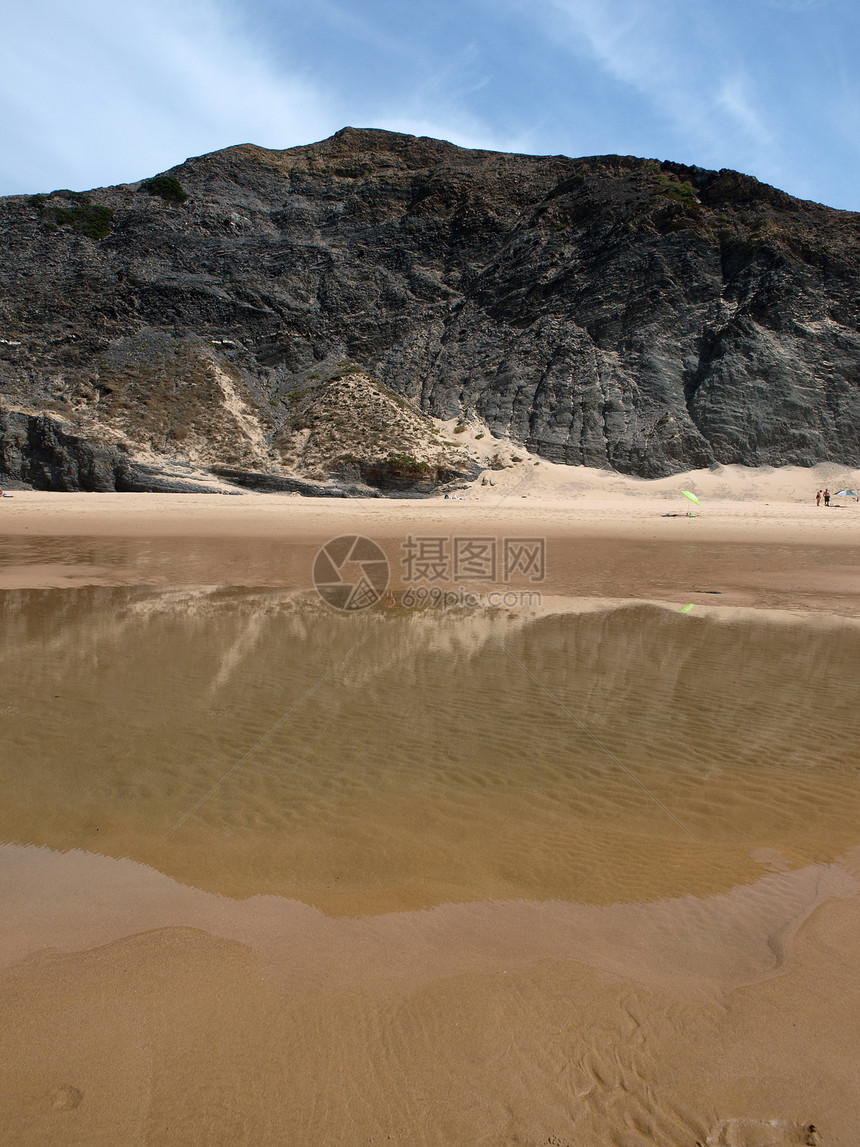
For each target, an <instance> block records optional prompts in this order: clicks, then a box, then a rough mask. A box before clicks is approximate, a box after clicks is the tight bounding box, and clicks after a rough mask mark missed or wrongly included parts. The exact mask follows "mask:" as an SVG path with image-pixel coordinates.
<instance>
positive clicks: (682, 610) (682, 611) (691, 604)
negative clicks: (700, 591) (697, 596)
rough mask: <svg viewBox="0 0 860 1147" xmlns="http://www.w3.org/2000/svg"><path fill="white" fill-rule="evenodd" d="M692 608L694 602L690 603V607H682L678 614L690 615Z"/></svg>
mask: <svg viewBox="0 0 860 1147" xmlns="http://www.w3.org/2000/svg"><path fill="white" fill-rule="evenodd" d="M692 608H693V602H690V604H689V605H682V606H681V608H680V609H679V610H678V613H689V612H690V610H691V609H692Z"/></svg>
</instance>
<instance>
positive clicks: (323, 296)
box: [0, 128, 860, 489]
mask: <svg viewBox="0 0 860 1147" xmlns="http://www.w3.org/2000/svg"><path fill="white" fill-rule="evenodd" d="M170 174H171V175H173V176H174V177H175V178H176V179H177V180H178V181H179V183H180V184H181V186H182V187H183V188H184V189H185V191H187V192H188V194H189V198H188V200H187V201H186V202H184V203H183V204H181V205H180V204H171V203H170V202H166V201H164V200H162V199H160V198H159V197H157V196H154V195H150V194H147V193H146V192H144V191H142V190H140V189H139V188H137V187H135V186H133V185H129V186H123V187H114V188H105V189H101V190H98V191H93V192H90V193H89V202H90V206H88V207H87V206H86V205H84V206H85V207H86V211H87V212H89V214H88V215H86V216H84V215H81V216H80V219H78V217H77V216H74V217H73V221H72V222H68V223H63V222H62V220H63V219H64V218H65V217H66V216H65V215H64V214H63V212H64V211H65V212H67V213H69V212H74V211H75V210H79V209H80V210H81V211H83V210H84V208H79V207H78V206H76V204H77V201H73V200H68V201H67V199H66V198H63V197H62V196H58V197H48V199H47V200H46V201H45V202H44V203H41V204H40V203H39V202H36V203H34V202H33V201H32V200H29V199H27V198H26V197H23V196H16V197H11V198H8V199H5V200H2V201H0V236H2V238H0V250H2V260H0V340H2V341H0V398H2V399H3V400H4V402H5V404H6V406H7V408H12V407H16V406H21V407H25V406H26V407H27V408H29V409H45V410H47V411H49V412H50V411H55V412H56V413H57V415H58V416H60V415H61V416H62V417H63V418H65V419H67V420H70V422H69V424H70V425H71V426H72V430H73V431H74V432H75V433H78V431H76V430H75V429H74V422H75V418H76V417H78V416H79V415H80V414H81V413H82V412H85V413H86V415H87V425H91V424H92V421H93V418H96V419H98V420H99V421H100V422H103V423H104V424H105V426H107V427H111V428H113V429H119V430H121V431H122V432H123V433H124V434H125V435H126V437H127V439H128V440H129V441H130V442H131V443H132V445H134V444H135V443H139V444H140V445H141V446H142V447H145V448H146V449H147V450H148V451H153V450H154V451H156V452H159V453H161V454H162V455H163V456H164V457H165V458H169V459H172V460H176V459H180V460H181V459H183V458H185V459H189V460H191V461H194V460H195V457H196V459H197V460H198V461H199V460H200V459H201V458H202V460H203V462H204V463H205V464H207V465H213V466H221V467H227V468H232V469H235V470H243V471H247V472H250V473H265V472H268V471H269V470H271V471H272V472H273V473H277V472H278V471H279V469H282V468H283V467H282V466H281V465H280V461H281V460H280V458H279V455H278V445H277V444H278V442H279V441H280V437H282V436H283V431H284V428H285V427H289V425H290V419H291V413H292V411H293V410H294V406H295V400H294V399H293V398H292V397H291V395H294V394H295V393H296V391H297V389H299V388H306V387H307V386H308V385H312V383H313V380H314V379H323V380H325V379H327V378H331V377H333V376H334V375H335V374H336V372H337V370H338V366H339V364H341V365H342V362H343V360H349V361H350V362H352V363H357V364H359V365H360V366H361V367H362V368H364V369H366V370H367V371H368V372H369V373H370V374H371V375H372V376H373V377H374V378H376V379H378V380H379V381H380V383H381V384H383V385H384V386H386V387H388V388H390V389H391V390H392V391H394V392H396V393H397V394H399V395H401V396H405V397H407V398H409V399H411V400H412V401H413V402H414V403H415V404H416V406H418V407H419V408H420V409H421V410H423V411H424V412H426V413H429V414H432V415H436V416H440V417H446V418H449V417H453V416H456V415H460V414H466V415H475V416H478V417H480V418H481V419H483V420H484V421H485V422H486V423H487V424H488V426H489V427H490V429H491V430H492V431H493V432H494V433H495V434H497V435H502V436H507V435H509V436H510V437H511V438H512V439H513V440H514V441H516V442H517V443H521V444H523V445H524V446H526V447H528V448H529V449H530V450H532V451H534V452H536V453H538V454H540V455H542V456H543V457H545V458H548V459H551V460H553V461H557V462H565V463H570V464H587V465H592V466H603V467H614V468H615V469H617V470H620V471H623V472H626V473H633V474H638V475H642V476H646V477H649V476H659V475H664V474H669V473H673V472H677V471H680V470H683V469H687V468H691V467H699V466H706V465H710V464H712V463H714V462H717V463H731V462H740V463H744V464H747V465H760V464H770V465H780V464H785V463H794V464H801V465H811V464H813V463H815V462H817V461H837V462H841V463H846V464H850V465H860V275H858V255H860V223H858V216H857V215H854V214H852V213H850V212H844V211H835V210H831V209H829V208H826V207H822V206H820V205H817V204H813V203H807V202H801V201H799V200H795V199H792V198H791V197H790V196H788V195H785V194H784V193H783V192H780V191H778V190H776V189H774V188H771V187H767V186H766V185H763V184H760V183H758V182H757V181H756V180H755V179H752V178H751V177H749V176H744V175H740V174H739V173H736V172H731V171H722V172H712V171H705V170H703V169H700V168H692V167H684V166H682V165H678V164H672V163H662V164H660V163H656V162H655V161H646V160H641V159H636V158H632V157H617V156H604V157H597V158H590V159H568V158H566V157H564V156H550V157H534V156H518V155H503V154H496V153H491V152H479V151H465V150H462V149H459V148H456V147H454V146H453V145H450V144H447V143H442V142H439V141H436V140H430V139H417V138H414V137H411V136H402V135H397V134H394V133H388V132H381V131H370V130H354V129H349V128H348V129H344V130H343V131H341V132H338V133H337V135H335V136H333V137H332V138H331V139H329V140H325V141H323V142H322V143H319V144H314V145H311V146H308V147H301V148H293V149H291V150H288V151H283V152H272V151H266V150H264V149H261V148H256V147H253V146H250V145H245V146H241V147H235V148H230V149H228V150H226V151H222V152H217V153H214V154H212V155H207V156H202V157H200V158H197V159H190V160H188V161H186V162H185V163H184V164H181V165H180V166H178V167H177V168H174V169H173V170H172V172H171V173H170ZM46 204H47V206H46ZM92 205H95V206H96V207H98V206H101V207H106V208H109V209H110V210H111V211H112V212H113V214H112V216H111V217H110V220H109V232H108V234H107V235H106V236H105V237H104V238H95V237H93V236H92V235H90V234H87V233H86V228H87V227H90V226H91V224H90V222H89V220H90V219H91V218H96V217H95V216H93V206H92ZM75 220H77V222H76V221H75ZM81 220H83V221H82V222H81ZM58 221H59V222H58ZM103 221H104V214H102V215H99V216H98V217H97V219H96V222H97V224H98V226H102V224H103ZM52 227H53V228H54V229H53V230H51V229H50V228H52ZM224 379H227V380H228V382H229V387H230V388H232V391H231V394H232V397H231V396H230V395H227V396H226V397H225V395H226V391H224V385H222V383H223V380H224ZM219 380H222V381H220V382H219ZM219 388H220V389H219ZM236 396H238V400H240V401H241V403H244V404H245V407H244V409H246V410H247V411H250V412H251V413H252V415H253V417H254V418H255V419H256V420H257V426H258V432H257V431H254V433H252V432H251V430H249V429H248V420H247V418H246V417H245V416H244V415H243V414H242V411H241V410H240V411H239V413H238V414H237V413H236V411H237V405H236V403H237V401H238V400H237V398H236ZM11 417H12V416H11V415H10V416H7V421H6V423H4V426H5V427H6V429H4V445H3V446H2V450H3V455H2V457H3V459H4V463H3V465H4V466H5V467H6V468H7V472H8V473H10V474H11V473H16V474H17V473H19V472H20V473H22V474H23V473H24V471H26V472H27V473H28V474H32V475H34V477H33V478H25V479H23V480H25V481H31V480H32V481H34V483H35V482H36V481H38V482H42V483H53V485H52V486H51V488H59V489H73V488H81V489H103V488H118V483H119V482H120V479H119V478H118V474H120V473H123V474H126V473H127V471H126V470H123V469H122V463H121V459H119V458H115V457H114V454H113V453H112V449H113V448H108V447H100V446H98V445H97V444H91V446H90V447H87V448H86V449H85V443H83V442H82V441H81V442H78V443H77V444H75V445H74V446H73V445H71V444H70V442H71V440H69V441H64V440H62V435H61V434H60V433H59V432H58V431H57V430H56V426H57V423H56V422H55V421H53V420H51V419H49V420H48V421H47V422H43V423H39V422H38V419H37V420H36V423H37V428H36V429H35V430H33V431H31V430H29V429H28V430H27V435H30V434H31V433H32V435H34V437H33V438H32V441H31V439H30V438H29V437H27V438H26V443H27V444H26V445H25V444H24V443H23V442H22V440H21V439H20V435H21V433H23V431H22V430H21V427H20V426H19V424H18V423H17V422H15V420H14V419H12V421H11V422H10V421H9V419H10V418H11ZM81 425H82V426H83V423H82V424H81ZM10 428H11V429H10ZM86 433H89V432H88V431H85V430H84V429H81V430H80V434H81V435H83V436H84V437H85V436H86ZM254 434H257V438H256V439H255V438H254ZM279 436H280V437H279ZM25 437H26V435H25ZM7 439H8V440H7ZM252 439H253V440H254V441H252ZM188 443H194V444H195V446H194V449H195V450H197V455H196V456H195V455H194V454H193V451H192V450H191V447H190V446H188ZM201 444H202V445H201ZM88 451H89V452H88ZM25 457H26V463H25V461H24V459H25ZM360 461H361V463H362V465H365V464H366V463H368V462H372V461H373V460H372V459H371V460H368V459H363V460H360ZM10 467H11V469H10ZM359 472H361V471H360V470H359ZM126 480H127V479H125V478H123V479H122V481H126ZM111 483H113V484H111Z"/></svg>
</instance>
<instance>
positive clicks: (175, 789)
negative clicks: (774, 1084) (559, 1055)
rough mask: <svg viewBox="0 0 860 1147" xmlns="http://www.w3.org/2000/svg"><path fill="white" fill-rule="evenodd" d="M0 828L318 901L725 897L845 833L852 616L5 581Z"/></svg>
mask: <svg viewBox="0 0 860 1147" xmlns="http://www.w3.org/2000/svg"><path fill="white" fill-rule="evenodd" d="M0 606H2V626H3V644H2V650H0V666H2V680H3V682H4V690H3V696H2V698H0V729H2V737H3V745H4V753H3V762H2V771H0V840H2V841H5V842H7V843H10V844H16V845H21V844H24V845H29V844H39V845H48V846H50V847H51V848H52V849H56V850H68V849H73V848H75V849H82V850H86V851H89V852H95V853H100V854H103V855H107V856H113V857H128V858H131V859H133V860H137V861H142V862H145V863H147V864H149V865H151V866H153V867H154V868H156V869H158V870H160V871H161V872H163V873H166V874H167V875H169V876H172V877H175V878H177V879H179V880H180V881H182V882H183V883H186V884H189V885H192V886H194V887H197V888H201V889H205V890H207V891H211V892H218V893H222V894H227V895H230V896H233V897H247V896H251V895H254V894H258V893H277V894H281V895H285V896H289V897H292V898H295V899H297V900H302V901H304V902H305V903H307V904H312V905H315V906H317V907H320V908H322V909H323V910H324V911H326V912H327V913H329V914H332V915H360V914H368V913H381V912H388V911H392V910H399V909H404V908H425V907H432V906H435V905H438V904H442V903H446V902H455V903H456V902H470V901H479V900H482V901H484V900H513V899H528V900H532V901H535V900H538V901H539V900H566V901H577V902H580V903H592V904H611V903H616V902H619V901H643V900H655V899H660V898H666V897H672V896H678V895H682V894H684V893H696V894H699V895H705V894H709V893H714V892H722V891H726V890H728V889H730V888H732V887H734V886H736V885H738V884H742V883H749V882H750V881H752V880H755V879H756V878H758V877H760V876H762V875H764V874H766V873H768V872H775V871H785V870H789V869H794V868H799V867H801V866H805V865H809V864H815V863H823V862H828V861H831V860H833V859H835V858H837V857H839V856H840V855H842V854H843V853H844V851H845V850H846V849H847V848H849V847H850V846H851V845H854V844H856V843H857V841H858V835H860V834H858V829H857V825H858V824H860V788H858V765H860V751H858V745H860V703H858V702H860V693H858V683H857V680H858V679H857V664H858V649H860V630H858V628H857V627H856V626H855V625H853V624H850V623H845V624H838V625H837V624H827V623H825V622H822V621H815V620H797V621H785V620H783V621H777V620H773V619H770V618H753V617H752V616H751V615H750V614H748V613H747V614H739V613H732V614H731V615H729V614H728V613H726V614H724V615H722V616H721V617H718V618H717V617H712V616H697V615H696V613H695V612H694V613H688V614H683V615H679V614H677V613H674V612H672V611H670V610H668V609H666V610H664V609H658V608H656V607H647V606H626V607H621V608H609V607H606V608H593V609H591V610H589V611H587V612H561V613H557V614H544V615H540V616H517V615H514V614H506V613H503V612H496V613H492V612H481V611H477V610H476V611H462V612H458V613H446V614H440V613H436V612H431V611H426V612H411V613H410V612H409V611H404V610H400V609H398V608H394V609H392V610H389V611H387V612H386V611H382V612H378V613H369V614H364V615H358V616H355V615H351V616H347V615H340V614H336V613H333V612H329V611H327V610H326V609H325V608H324V607H322V606H321V605H320V604H319V603H318V602H317V601H316V600H315V599H312V598H311V597H310V596H309V595H306V594H294V593H288V592H281V591H239V590H210V591H202V590H200V591H198V590H177V591H161V590H159V591H155V590H144V589H139V588H138V589H133V588H106V587H103V588H88V589H70V590H43V591H40V590H22V591H7V592H5V593H4V594H2V595H0Z"/></svg>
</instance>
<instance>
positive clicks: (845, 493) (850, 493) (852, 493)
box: [834, 490, 857, 498]
mask: <svg viewBox="0 0 860 1147" xmlns="http://www.w3.org/2000/svg"><path fill="white" fill-rule="evenodd" d="M834 497H835V498H856V497H857V491H856V490H837V491H836V493H835V494H834Z"/></svg>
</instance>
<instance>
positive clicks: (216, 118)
mask: <svg viewBox="0 0 860 1147" xmlns="http://www.w3.org/2000/svg"><path fill="white" fill-rule="evenodd" d="M4 23H5V27H4V35H3V38H2V42H0V109H2V111H0V114H2V117H3V119H4V121H5V122H6V124H7V125H9V126H10V127H11V129H12V132H13V133H14V137H15V138H16V139H17V142H18V146H17V147H16V148H15V149H13V150H12V151H11V152H10V150H9V149H8V148H6V149H5V155H4V156H3V157H2V159H0V162H2V164H3V165H4V166H3V168H2V169H0V183H2V191H3V192H5V193H7V194H8V193H12V192H17V191H25V190H37V189H43V188H45V187H46V185H47V184H46V182H45V181H46V180H47V183H49V184H50V185H51V186H57V184H58V183H59V184H65V185H69V186H72V187H81V186H93V184H94V183H96V182H119V181H122V180H127V181H130V180H134V179H138V178H141V177H142V176H144V175H147V174H150V173H152V172H154V171H157V170H161V169H163V168H165V167H168V166H172V165H173V164H175V163H177V162H181V160H182V159H184V158H185V157H186V156H187V155H188V154H195V153H199V152H203V151H207V150H210V149H212V148H217V147H223V146H225V145H226V144H228V143H238V142H243V141H246V140H249V139H251V140H253V141H254V142H257V143H261V144H264V145H267V146H270V147H287V146H291V145H293V144H296V143H304V142H308V141H309V140H312V139H315V138H320V137H321V136H322V135H326V134H329V132H330V131H332V130H335V129H336V126H339V125H337V124H336V121H335V120H334V119H333V116H332V110H331V108H330V106H329V103H328V101H327V99H326V97H325V96H324V95H323V94H322V93H321V92H319V91H317V90H315V88H314V87H313V85H312V84H310V83H309V82H308V81H307V80H302V79H298V78H291V77H289V76H285V75H282V74H278V73H277V72H276V71H275V70H274V69H273V68H272V66H271V64H269V63H267V61H266V60H265V59H264V57H263V54H262V53H261V52H260V51H259V50H258V48H257V47H256V46H255V45H254V43H253V42H252V39H251V37H250V36H249V35H248V34H247V33H246V30H245V29H244V28H243V27H242V26H241V25H239V24H237V23H236V22H235V21H232V20H231V19H230V17H229V16H228V14H227V9H224V8H220V7H219V6H218V5H217V4H215V3H214V2H212V0H195V2H193V3H191V4H186V5H178V4H175V3H170V2H168V0H145V2H143V3H140V4H137V5H130V6H128V7H126V8H121V9H118V8H117V7H116V6H115V5H114V4H113V3H111V2H110V0H78V3H76V4H75V5H73V6H71V5H68V4H65V3H62V2H61V0H35V3H30V4H22V5H17V6H15V7H14V8H10V9H9V11H8V12H7V15H6V18H5V21H4ZM333 124H334V126H332V125H333Z"/></svg>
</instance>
